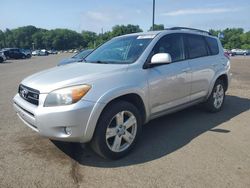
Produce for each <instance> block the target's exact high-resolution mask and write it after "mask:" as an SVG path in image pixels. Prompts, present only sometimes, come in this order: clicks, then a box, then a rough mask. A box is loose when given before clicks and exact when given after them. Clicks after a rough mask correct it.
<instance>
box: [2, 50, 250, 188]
mask: <svg viewBox="0 0 250 188" xmlns="http://www.w3.org/2000/svg"><path fill="white" fill-rule="evenodd" d="M70 55H72V54H60V55H51V56H48V57H32V58H31V59H28V60H8V61H7V62H6V63H4V64H0V143H1V144H0V187H25V188H27V187H192V188H194V187H197V188H200V187H213V188H214V187H219V188H223V187H233V188H234V187H237V188H240V187H242V188H243V187H250V126H249V125H250V124H249V122H250V110H249V109H250V57H233V58H232V72H233V74H234V77H233V80H232V83H231V86H230V89H229V91H228V92H227V98H226V102H225V106H224V110H223V111H221V112H219V113H217V114H209V113H206V112H204V111H203V110H202V109H200V107H192V108H189V109H186V110H183V111H181V112H177V113H175V114H172V115H168V116H164V117H162V118H159V119H156V120H153V121H151V122H150V123H148V124H147V125H146V126H145V127H144V130H143V134H142V139H141V141H140V142H139V143H138V145H137V147H136V148H135V150H134V151H133V152H132V153H131V155H129V156H127V157H125V158H124V159H121V160H118V161H106V160H103V159H101V158H99V157H97V156H96V155H95V154H94V153H93V152H92V151H91V150H90V149H89V148H88V147H87V146H85V145H80V144H72V143H62V142H55V141H50V140H49V139H46V138H42V137H40V136H39V135H37V134H36V133H35V132H34V131H32V130H31V129H30V128H28V127H27V126H26V125H24V124H23V123H22V122H21V121H20V120H19V119H18V117H17V116H16V114H15V113H14V111H13V109H12V98H13V96H14V95H15V93H16V91H17V86H18V84H19V82H20V81H21V80H22V79H23V78H25V77H26V76H28V75H30V74H32V73H35V72H37V71H40V70H43V69H46V68H49V67H53V66H55V65H56V64H57V63H58V61H59V60H61V59H63V58H65V57H69V56H70Z"/></svg>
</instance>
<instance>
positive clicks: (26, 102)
mask: <svg viewBox="0 0 250 188" xmlns="http://www.w3.org/2000/svg"><path fill="white" fill-rule="evenodd" d="M229 82H230V61H229V59H228V58H227V57H226V56H225V55H224V51H223V48H222V45H221V43H220V41H219V39H218V38H216V37H213V36H211V34H210V33H208V32H206V31H202V30H197V29H192V28H182V27H175V28H169V29H166V30H164V31H154V32H147V33H134V34H128V35H124V36H119V37H115V38H113V39H111V40H110V41H108V42H106V43H104V44H103V45H101V46H100V47H98V48H97V49H95V50H94V51H93V52H92V53H91V54H90V55H88V56H87V57H86V58H85V60H84V61H83V62H78V63H73V64H69V65H65V66H60V67H55V68H52V69H48V70H45V71H42V72H39V73H36V74H34V75H31V76H29V77H27V78H25V79H24V80H23V81H22V82H21V83H20V85H19V88H18V93H17V94H16V96H15V97H14V99H13V101H14V103H13V105H14V109H15V111H16V112H17V115H18V116H19V117H20V119H21V120H23V122H24V123H25V124H27V125H28V126H29V127H30V128H31V129H33V130H34V131H36V132H37V133H38V134H40V135H42V136H45V137H47V138H50V139H54V140H61V141H70V142H80V143H89V144H90V145H91V146H92V148H93V149H94V151H96V152H97V153H98V154H99V155H101V156H102V157H105V158H109V159H118V158H121V157H123V156H125V155H126V154H128V153H129V152H130V151H131V149H132V148H133V147H134V146H135V144H136V142H137V141H138V138H139V135H140V134H141V131H142V125H143V124H145V123H147V122H148V121H150V120H152V119H154V118H157V117H160V116H163V115H166V114H169V113H171V112H175V111H178V110H181V109H183V108H187V107H189V106H191V105H195V104H198V103H204V106H205V108H206V109H207V110H208V111H210V112H218V111H220V110H221V109H222V107H223V103H224V99H225V92H226V91H227V89H228V85H229Z"/></svg>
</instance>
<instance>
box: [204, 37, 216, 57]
mask: <svg viewBox="0 0 250 188" xmlns="http://www.w3.org/2000/svg"><path fill="white" fill-rule="evenodd" d="M205 38H206V41H207V44H208V47H209V50H210V55H217V54H218V53H219V47H218V43H217V40H216V39H214V38H211V37H205Z"/></svg>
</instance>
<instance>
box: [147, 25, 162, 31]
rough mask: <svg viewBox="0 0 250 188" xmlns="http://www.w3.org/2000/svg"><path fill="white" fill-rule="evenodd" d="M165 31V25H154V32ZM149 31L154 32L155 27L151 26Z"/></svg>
mask: <svg viewBox="0 0 250 188" xmlns="http://www.w3.org/2000/svg"><path fill="white" fill-rule="evenodd" d="M159 30H164V25H163V24H154V31H159ZM149 31H153V27H152V26H151V27H150V29H149Z"/></svg>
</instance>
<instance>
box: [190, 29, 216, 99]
mask: <svg viewBox="0 0 250 188" xmlns="http://www.w3.org/2000/svg"><path fill="white" fill-rule="evenodd" d="M185 44H186V49H187V51H188V58H189V65H190V68H191V72H192V84H191V96H190V99H191V100H192V101H193V100H196V99H200V98H202V97H205V96H207V93H208V90H209V86H210V83H211V80H212V78H213V76H214V74H215V71H214V67H215V66H216V64H217V60H216V58H215V57H214V56H211V55H210V49H209V47H208V45H207V41H206V39H205V36H203V35H198V34H185Z"/></svg>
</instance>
